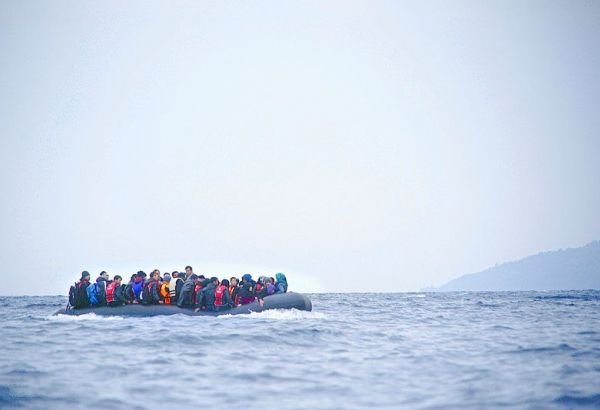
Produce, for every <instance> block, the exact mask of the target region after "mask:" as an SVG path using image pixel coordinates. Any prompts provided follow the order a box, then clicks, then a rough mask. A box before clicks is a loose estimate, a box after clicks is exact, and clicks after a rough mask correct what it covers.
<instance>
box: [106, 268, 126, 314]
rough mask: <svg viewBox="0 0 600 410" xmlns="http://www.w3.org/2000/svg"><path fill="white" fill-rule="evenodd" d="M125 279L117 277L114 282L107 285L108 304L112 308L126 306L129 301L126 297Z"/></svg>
mask: <svg viewBox="0 0 600 410" xmlns="http://www.w3.org/2000/svg"><path fill="white" fill-rule="evenodd" d="M122 281H123V278H122V277H121V276H120V275H115V277H114V278H113V280H112V281H111V282H110V283H109V284H108V285H106V304H107V305H108V306H110V307H115V306H122V305H125V304H126V303H127V301H128V299H127V296H126V295H125V285H124V284H123V283H122Z"/></svg>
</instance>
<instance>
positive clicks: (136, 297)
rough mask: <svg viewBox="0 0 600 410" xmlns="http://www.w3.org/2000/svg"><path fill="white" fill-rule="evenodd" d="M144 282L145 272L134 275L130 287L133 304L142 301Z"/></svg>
mask: <svg viewBox="0 0 600 410" xmlns="http://www.w3.org/2000/svg"><path fill="white" fill-rule="evenodd" d="M145 282H146V272H144V271H141V270H140V271H138V273H137V274H136V275H135V280H134V281H133V283H132V285H131V290H132V291H133V303H141V301H142V290H144V283H145Z"/></svg>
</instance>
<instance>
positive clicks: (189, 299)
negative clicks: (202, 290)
mask: <svg viewBox="0 0 600 410" xmlns="http://www.w3.org/2000/svg"><path fill="white" fill-rule="evenodd" d="M194 276H195V275H194ZM195 287H196V278H193V277H192V276H190V277H189V278H187V279H186V281H185V282H184V283H183V286H182V287H181V292H180V293H179V298H178V299H177V306H179V307H192V306H193V305H194V300H193V297H194V288H195Z"/></svg>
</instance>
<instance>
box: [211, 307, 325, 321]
mask: <svg viewBox="0 0 600 410" xmlns="http://www.w3.org/2000/svg"><path fill="white" fill-rule="evenodd" d="M232 317H236V318H238V317H239V318H244V319H272V320H306V319H326V318H327V316H326V315H325V314H324V313H320V312H307V311H304V310H296V309H269V310H265V311H264V312H252V313H250V314H249V315H222V316H217V318H218V319H224V318H232Z"/></svg>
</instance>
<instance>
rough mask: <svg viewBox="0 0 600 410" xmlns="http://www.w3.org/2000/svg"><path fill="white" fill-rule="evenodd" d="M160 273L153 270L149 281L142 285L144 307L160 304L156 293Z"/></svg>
mask: <svg viewBox="0 0 600 410" xmlns="http://www.w3.org/2000/svg"><path fill="white" fill-rule="evenodd" d="M159 277H160V273H159V271H158V269H155V270H154V271H153V272H152V275H150V279H148V281H146V283H144V290H143V291H142V303H143V304H144V305H156V304H158V303H160V294H159V293H158V287H159V281H158V278H159Z"/></svg>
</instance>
